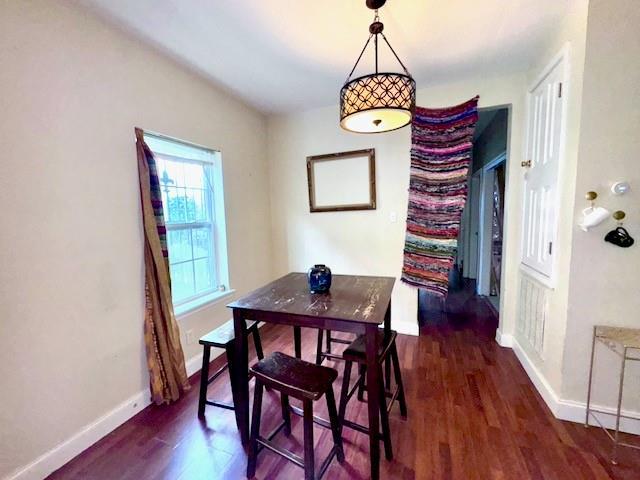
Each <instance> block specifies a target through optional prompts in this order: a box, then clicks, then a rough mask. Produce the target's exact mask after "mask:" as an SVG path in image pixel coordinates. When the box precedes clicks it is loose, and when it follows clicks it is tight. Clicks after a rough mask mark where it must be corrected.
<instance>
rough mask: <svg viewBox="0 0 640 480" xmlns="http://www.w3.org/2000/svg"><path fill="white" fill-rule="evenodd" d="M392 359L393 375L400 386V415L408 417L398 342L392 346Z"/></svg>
mask: <svg viewBox="0 0 640 480" xmlns="http://www.w3.org/2000/svg"><path fill="white" fill-rule="evenodd" d="M391 360H392V361H393V376H394V377H395V379H396V385H397V386H398V403H400V415H402V417H403V418H407V400H406V398H405V396H404V384H403V383H402V373H401V372H400V361H399V360H398V349H397V348H396V343H395V342H393V345H392V346H391Z"/></svg>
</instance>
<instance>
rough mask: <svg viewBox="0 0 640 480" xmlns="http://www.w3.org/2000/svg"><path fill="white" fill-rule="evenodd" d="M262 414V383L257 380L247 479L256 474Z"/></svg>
mask: <svg viewBox="0 0 640 480" xmlns="http://www.w3.org/2000/svg"><path fill="white" fill-rule="evenodd" d="M261 412H262V382H260V380H258V379H257V378H256V387H255V392H254V394H253V418H252V419H251V437H249V459H248V462H247V478H253V477H254V476H255V474H256V462H257V460H258V437H259V436H260V415H261Z"/></svg>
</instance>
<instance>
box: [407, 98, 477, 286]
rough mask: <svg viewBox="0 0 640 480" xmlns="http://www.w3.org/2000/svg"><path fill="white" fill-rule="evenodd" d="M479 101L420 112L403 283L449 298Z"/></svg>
mask: <svg viewBox="0 0 640 480" xmlns="http://www.w3.org/2000/svg"><path fill="white" fill-rule="evenodd" d="M477 120H478V97H477V96H476V97H474V98H472V99H471V100H469V101H467V102H465V103H463V104H461V105H457V106H455V107H450V108H422V107H416V112H415V116H414V119H413V123H412V125H411V178H410V182H409V209H408V212H407V234H406V237H405V244H404V265H403V267H402V278H401V279H402V281H403V282H405V283H408V284H410V285H414V286H416V287H420V288H424V289H425V290H427V291H428V292H431V293H432V294H434V295H436V296H439V297H445V296H446V295H447V291H448V288H449V270H450V269H451V267H452V265H453V261H454V258H455V255H456V251H457V248H458V232H459V231H460V218H461V216H462V210H463V209H464V204H465V202H466V199H467V174H468V171H469V166H470V163H471V152H472V148H473V131H474V129H475V126H476V122H477Z"/></svg>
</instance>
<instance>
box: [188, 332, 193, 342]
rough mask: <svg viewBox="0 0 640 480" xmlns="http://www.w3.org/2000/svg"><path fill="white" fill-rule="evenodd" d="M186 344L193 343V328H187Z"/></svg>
mask: <svg viewBox="0 0 640 480" xmlns="http://www.w3.org/2000/svg"><path fill="white" fill-rule="evenodd" d="M187 345H193V330H187Z"/></svg>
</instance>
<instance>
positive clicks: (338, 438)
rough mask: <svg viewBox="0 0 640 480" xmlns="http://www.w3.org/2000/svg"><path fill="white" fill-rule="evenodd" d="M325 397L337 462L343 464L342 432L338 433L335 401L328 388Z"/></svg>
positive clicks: (338, 423)
mask: <svg viewBox="0 0 640 480" xmlns="http://www.w3.org/2000/svg"><path fill="white" fill-rule="evenodd" d="M325 396H326V397H327V410H328V412H329V422H330V423H331V433H332V434H333V444H334V446H335V448H336V456H337V457H338V462H340V463H342V462H344V450H343V449H342V432H341V431H340V421H339V420H338V412H337V411H336V400H335V397H334V396H333V389H332V388H330V389H329V390H327V393H326V394H325Z"/></svg>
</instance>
